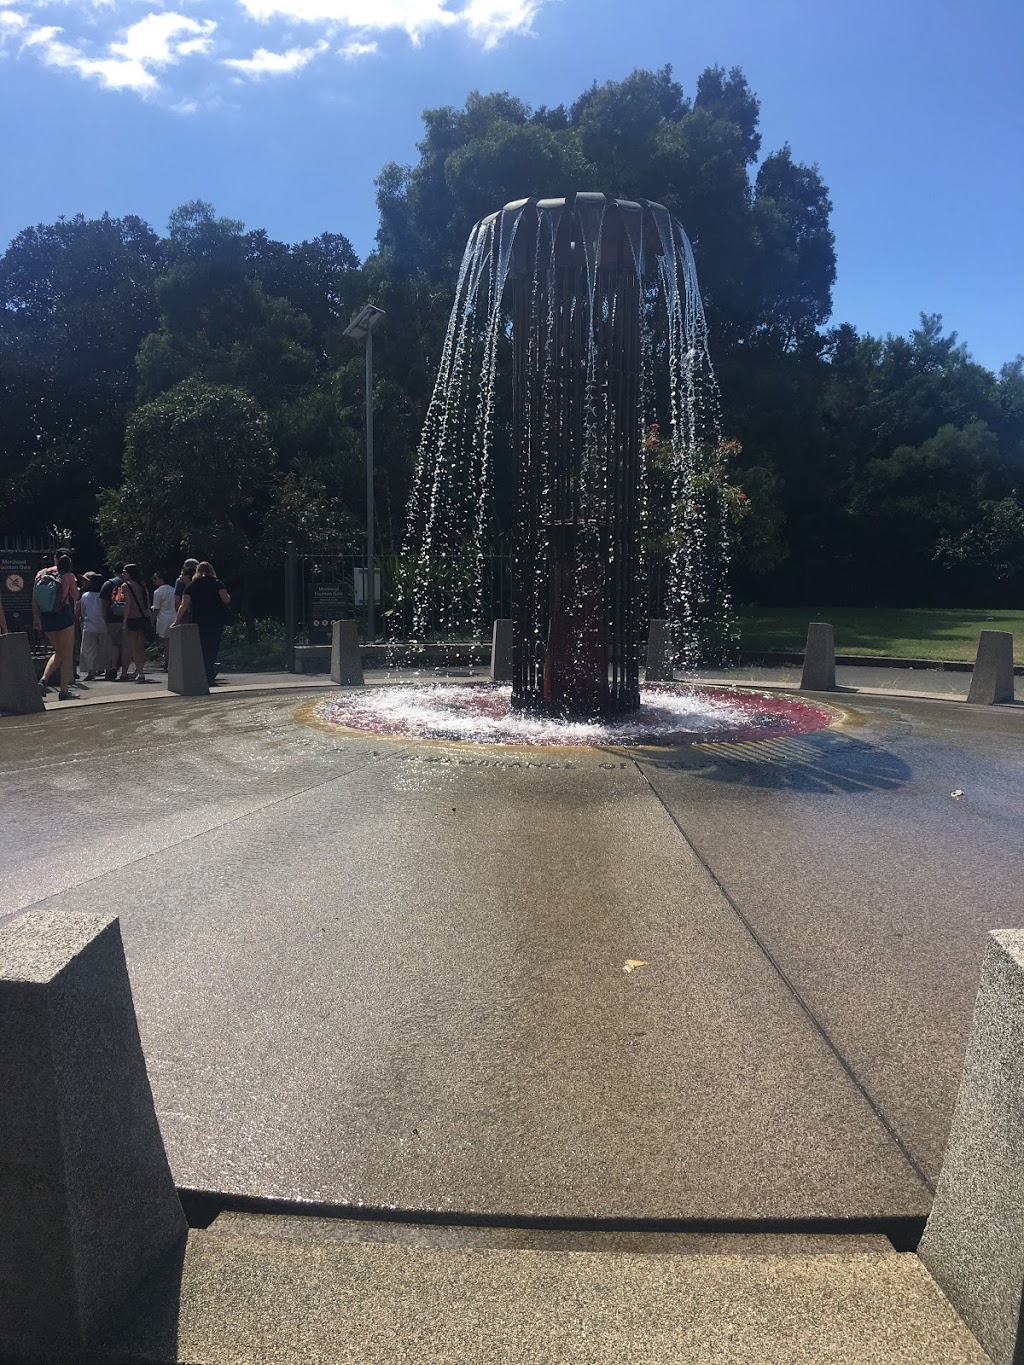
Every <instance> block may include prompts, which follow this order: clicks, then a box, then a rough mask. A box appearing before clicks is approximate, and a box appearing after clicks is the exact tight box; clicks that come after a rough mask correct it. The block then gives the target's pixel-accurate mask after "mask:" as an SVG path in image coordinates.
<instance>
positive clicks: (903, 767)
mask: <svg viewBox="0 0 1024 1365" xmlns="http://www.w3.org/2000/svg"><path fill="white" fill-rule="evenodd" d="M615 752H616V753H620V754H624V755H626V756H628V757H630V758H632V759H634V760H635V761H636V762H637V763H638V764H639V765H640V767H641V768H648V769H655V770H664V769H671V770H673V771H676V772H680V771H688V772H693V773H695V774H696V775H697V776H698V777H701V778H705V779H706V780H708V781H710V782H728V783H737V784H739V785H741V786H745V787H755V788H759V789H762V790H766V791H771V790H775V791H791V792H799V793H800V794H802V795H814V794H816V793H817V794H821V795H826V794H833V793H842V794H844V795H851V796H855V795H857V794H858V793H868V792H879V791H896V790H898V789H899V788H900V787H902V786H903V785H904V784H905V783H906V782H908V781H909V780H910V776H911V769H910V767H909V765H908V764H907V763H905V762H904V761H903V759H901V758H897V757H896V755H895V754H893V753H890V752H889V750H888V749H883V748H881V747H880V746H879V745H877V744H871V743H869V742H868V741H866V740H863V739H858V738H856V737H855V736H853V735H849V734H841V733H837V732H836V731H834V730H823V731H820V732H819V733H817V734H812V735H793V736H787V737H780V738H778V739H766V740H757V741H751V742H749V743H745V744H694V745H690V746H689V747H688V748H685V749H673V750H665V751H663V752H659V751H657V750H652V749H644V750H642V751H641V750H636V749H617V750H615Z"/></svg>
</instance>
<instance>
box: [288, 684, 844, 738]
mask: <svg viewBox="0 0 1024 1365" xmlns="http://www.w3.org/2000/svg"><path fill="white" fill-rule="evenodd" d="M511 698H512V691H511V688H509V687H501V686H495V685H493V684H481V683H476V684H468V685H466V684H463V685H457V684H456V685H453V684H445V683H439V684H428V685H423V686H418V685H413V686H408V687H404V686H388V687H377V688H372V689H368V690H366V691H360V692H348V693H345V694H344V695H343V696H340V697H335V698H334V699H332V700H331V701H326V702H322V703H321V704H320V705H319V706H317V707H316V708H315V711H314V715H315V717H316V719H317V720H318V721H319V722H320V723H321V724H326V725H332V726H338V727H340V728H343V729H347V730H354V731H357V732H361V733H366V734H374V735H386V736H390V737H392V738H395V739H434V740H456V741H459V742H461V743H467V744H511V745H556V746H561V745H569V746H579V745H591V746H594V745H596V746H601V745H610V744H624V745H678V744H712V743H723V742H725V743H737V742H741V741H749V740H763V739H778V738H779V737H780V736H787V735H806V734H809V733H810V732H811V731H814V730H823V729H825V728H826V727H827V726H829V725H831V724H832V721H833V719H834V717H833V716H832V714H831V713H830V712H829V711H827V710H826V709H825V708H824V707H822V706H813V705H811V704H810V703H809V702H806V701H802V700H797V699H795V698H789V697H776V696H769V695H766V694H763V693H756V692H747V691H738V690H732V689H729V688H718V687H716V688H705V687H696V686H687V685H685V684H678V683H676V684H673V683H652V684H650V685H649V686H646V687H644V689H643V693H642V696H641V704H640V709H639V710H638V711H634V712H631V713H630V714H628V715H622V716H610V717H602V718H600V719H596V720H576V719H572V720H570V719H560V718H558V717H553V716H539V715H533V714H531V713H530V712H528V711H522V710H518V709H516V710H513V708H512V705H511Z"/></svg>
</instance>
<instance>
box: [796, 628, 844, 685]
mask: <svg viewBox="0 0 1024 1365" xmlns="http://www.w3.org/2000/svg"><path fill="white" fill-rule="evenodd" d="M835 685H836V633H835V631H834V630H833V629H832V627H831V626H830V625H829V624H828V623H827V622H825V621H812V622H811V623H810V625H809V626H808V627H807V648H806V650H805V652H804V671H803V673H802V675H801V677H800V688H801V691H804V692H831V691H832V689H833V688H834V687H835Z"/></svg>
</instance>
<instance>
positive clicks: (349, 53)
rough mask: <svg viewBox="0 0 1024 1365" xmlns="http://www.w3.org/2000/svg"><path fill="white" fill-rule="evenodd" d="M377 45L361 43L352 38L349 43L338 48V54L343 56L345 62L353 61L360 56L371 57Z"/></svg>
mask: <svg viewBox="0 0 1024 1365" xmlns="http://www.w3.org/2000/svg"><path fill="white" fill-rule="evenodd" d="M377 47H378V44H377V43H361V42H360V41H359V39H358V38H353V39H352V41H351V42H350V43H346V44H345V46H344V47H339V48H338V55H339V56H340V57H344V58H345V60H346V61H347V62H354V61H357V60H358V59H359V58H360V57H372V56H373V55H374V53H375V52H376V51H377Z"/></svg>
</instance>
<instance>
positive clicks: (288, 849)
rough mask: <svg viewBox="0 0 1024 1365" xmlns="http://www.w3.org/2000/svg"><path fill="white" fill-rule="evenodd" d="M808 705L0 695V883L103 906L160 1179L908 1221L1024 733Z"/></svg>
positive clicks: (949, 1077)
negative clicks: (666, 747)
mask: <svg viewBox="0 0 1024 1365" xmlns="http://www.w3.org/2000/svg"><path fill="white" fill-rule="evenodd" d="M321 695H326V694H321ZM836 703H837V705H838V706H839V707H840V708H841V714H840V715H839V717H838V722H837V724H836V726H835V727H833V728H832V729H831V730H828V731H824V732H820V733H818V734H814V735H809V736H806V737H803V738H799V739H788V740H774V741H765V742H762V743H757V744H753V743H751V744H744V745H720V746H715V745H705V746H700V747H694V748H689V749H678V750H672V751H656V750H643V751H628V750H621V751H598V750H572V751H566V750H562V751H555V750H539V749H538V750H533V751H526V750H511V749H489V750H488V749H484V748H467V747H459V746H457V745H450V744H439V743H400V742H393V741H389V740H381V739H377V738H365V739H363V738H358V739H357V738H353V737H351V736H349V735H343V734H337V735H336V734H329V733H325V732H324V731H323V730H321V729H318V728H315V727H313V726H310V725H308V724H304V723H301V721H300V720H298V719H297V718H296V710H297V708H300V707H303V706H306V707H308V705H309V694H308V693H307V694H306V695H305V696H304V695H303V694H302V693H301V692H295V693H290V692H281V691H278V692H276V693H273V694H270V693H266V694H263V693H252V694H249V695H243V694H235V695H213V696H211V697H209V698H201V699H196V698H187V699H170V698H167V699H164V698H155V697H153V698H151V699H150V700H149V702H148V703H147V704H146V705H132V706H116V707H108V706H100V707H88V708H84V709H83V708H81V707H73V706H69V707H67V708H65V709H63V711H62V712H60V713H57V714H47V715H38V716H29V717H19V718H8V719H7V720H5V721H4V722H3V727H2V731H0V779H2V783H3V789H4V792H5V802H4V806H5V817H4V818H5V832H4V840H3V844H2V849H3V852H2V859H0V872H2V874H3V901H2V905H3V907H4V911H5V914H7V915H10V914H17V913H19V912H20V911H21V910H23V909H25V908H27V907H29V906H36V907H40V906H41V907H45V908H48V909H59V910H67V911H72V912H75V911H105V912H114V913H117V914H118V915H119V916H120V917H121V923H122V931H123V935H124V941H125V947H126V951H127V956H128V963H129V968H130V971H131V976H132V981H133V986H134V992H135V1001H136V1008H137V1011H138V1015H139V1022H140V1027H141V1032H142V1038H143V1044H144V1048H145V1052H146V1058H147V1064H148V1067H149V1071H150V1076H151V1080H152V1083H153V1088H154V1094H155V1098H156V1103H157V1110H158V1115H159V1119H160V1124H161V1128H162V1131H163V1135H164V1138H165V1141H166V1144H167V1147H168V1152H169V1155H170V1159H171V1164H172V1168H173V1171H174V1175H175V1179H176V1183H177V1184H178V1185H179V1186H180V1187H187V1188H192V1189H197V1190H207V1191H215V1192H218V1193H221V1194H229V1195H230V1194H234V1195H248V1196H264V1197H270V1198H278V1199H284V1200H299V1199H301V1200H316V1201H323V1202H325V1203H331V1204H341V1205H364V1206H370V1207H373V1208H380V1209H389V1208H393V1207H395V1206H397V1207H399V1208H401V1209H405V1210H413V1211H417V1210H421V1211H437V1212H439V1213H444V1214H451V1215H453V1216H470V1217H472V1216H475V1215H481V1216H485V1217H489V1218H495V1219H499V1220H500V1218H501V1217H502V1216H506V1217H509V1216H510V1217H517V1216H518V1217H523V1218H567V1219H585V1218H593V1217H597V1218H611V1219H625V1220H636V1221H638V1222H640V1221H643V1220H661V1219H667V1220H673V1221H675V1220H680V1221H688V1220H692V1221H694V1222H696V1223H702V1224H710V1225H715V1224H731V1223H733V1222H734V1221H739V1222H746V1221H750V1222H753V1223H756V1224H761V1225H770V1224H784V1225H793V1224H799V1223H803V1221H804V1220H835V1221H836V1222H837V1223H844V1224H845V1223H847V1222H848V1221H849V1220H862V1219H866V1220H872V1221H893V1220H899V1219H904V1218H910V1219H919V1218H921V1217H922V1216H923V1215H924V1214H926V1212H927V1210H928V1207H929V1204H930V1200H931V1193H932V1188H933V1185H934V1181H935V1179H936V1177H937V1174H938V1169H939V1165H940V1162H941V1158H942V1153H943V1149H944V1144H945V1139H946V1134H947V1130H948V1125H949V1120H950V1115H951V1110H952V1105H953V1101H954V1099H955V1095H956V1088H957V1084H958V1080H959V1075H960V1069H961V1064H962V1060H963V1052H964V1047H965V1043H966V1036H967V1030H968V1027H969V1024H970V1017H971V1010H972V1006H973V1001H974V995H975V991H976V988H977V979H978V965H979V961H980V956H981V952H982V948H983V945H984V939H985V933H986V931H987V930H988V929H991V928H997V927H1001V928H1005V927H1016V926H1021V925H1024V896H1022V895H1021V886H1022V885H1024V837H1022V836H1024V775H1022V774H1024V765H1022V763H1021V758H1022V750H1024V745H1022V735H1024V727H1022V723H1021V715H1020V710H1019V708H1016V707H1014V708H1005V709H982V708H974V707H967V706H964V705H963V704H961V703H956V702H949V701H920V700H905V699H899V698H880V697H877V696H873V697H866V696H863V697H856V698H853V699H852V700H848V699H847V698H845V697H838V698H836ZM954 792H959V793H962V795H959V796H953V795H952V794H951V793H954ZM631 962H638V963H642V964H643V965H641V966H636V967H635V968H633V969H632V970H629V971H626V970H624V967H625V966H626V964H627V963H631Z"/></svg>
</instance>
